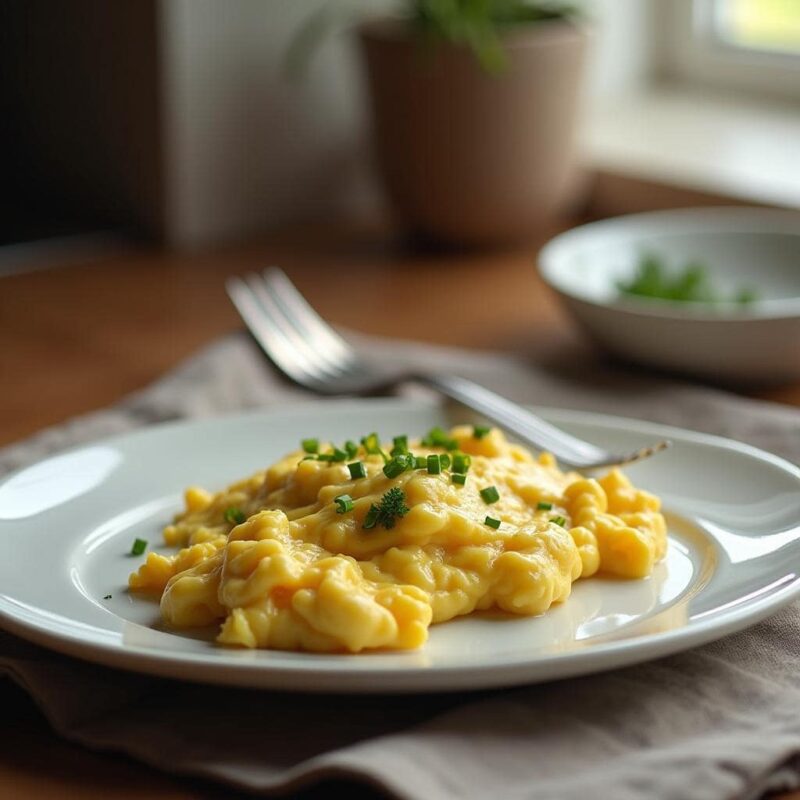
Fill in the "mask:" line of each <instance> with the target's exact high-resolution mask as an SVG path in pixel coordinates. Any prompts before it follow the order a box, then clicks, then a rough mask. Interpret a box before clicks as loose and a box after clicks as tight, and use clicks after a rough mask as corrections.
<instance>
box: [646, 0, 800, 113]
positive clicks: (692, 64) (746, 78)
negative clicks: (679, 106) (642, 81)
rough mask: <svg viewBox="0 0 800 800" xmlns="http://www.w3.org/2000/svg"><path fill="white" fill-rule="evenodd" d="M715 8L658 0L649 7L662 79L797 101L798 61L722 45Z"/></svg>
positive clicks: (702, 2) (703, 0)
mask: <svg viewBox="0 0 800 800" xmlns="http://www.w3.org/2000/svg"><path fill="white" fill-rule="evenodd" d="M717 2H719V0H667V1H666V2H665V1H664V0H662V2H656V3H654V4H653V5H654V16H655V18H654V23H655V28H654V32H655V35H656V38H657V48H658V66H659V70H658V71H659V73H660V75H661V77H663V78H666V79H668V80H670V81H672V82H678V83H681V84H689V85H692V86H695V85H697V86H706V87H711V88H716V89H726V90H729V91H738V92H745V93H748V94H751V95H752V94H757V95H758V96H761V97H763V96H771V97H773V98H783V99H787V98H788V99H800V55H798V54H794V53H790V52H785V51H780V50H766V49H764V50H757V49H752V48H748V47H741V46H739V45H736V44H735V43H733V42H729V41H726V40H725V39H724V38H722V37H721V36H720V35H719V33H718V29H717V27H716V25H715V24H714V16H715V13H716V8H715V7H716V5H717Z"/></svg>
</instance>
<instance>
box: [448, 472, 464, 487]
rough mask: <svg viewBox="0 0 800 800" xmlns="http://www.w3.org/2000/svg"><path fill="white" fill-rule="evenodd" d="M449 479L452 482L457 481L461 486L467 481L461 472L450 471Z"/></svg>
mask: <svg viewBox="0 0 800 800" xmlns="http://www.w3.org/2000/svg"><path fill="white" fill-rule="evenodd" d="M450 480H451V481H452V482H453V483H457V484H458V485H459V486H463V485H464V484H465V483H466V482H467V476H466V475H464V474H463V473H462V472H451V473H450Z"/></svg>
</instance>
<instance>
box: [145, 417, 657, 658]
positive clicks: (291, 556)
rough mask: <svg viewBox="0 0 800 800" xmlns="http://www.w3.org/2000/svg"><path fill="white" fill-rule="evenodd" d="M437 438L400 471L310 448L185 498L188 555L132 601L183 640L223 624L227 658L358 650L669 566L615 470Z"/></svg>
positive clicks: (379, 457) (535, 610) (638, 496)
mask: <svg viewBox="0 0 800 800" xmlns="http://www.w3.org/2000/svg"><path fill="white" fill-rule="evenodd" d="M431 434H433V435H432V436H431V435H429V437H427V438H426V439H424V440H422V442H411V443H408V442H407V441H406V440H405V437H398V438H397V439H395V447H394V448H393V449H392V451H391V453H392V454H391V455H389V454H387V453H386V448H385V447H382V446H381V445H380V444H379V443H378V442H377V438H376V437H375V436H374V435H373V436H372V437H366V438H365V439H363V440H362V444H361V445H360V446H357V445H355V444H353V443H351V442H348V443H347V446H346V447H347V450H346V451H345V450H340V449H339V448H336V447H332V448H331V449H330V451H329V452H327V453H320V452H319V447H318V445H317V443H316V442H314V441H313V440H307V441H306V442H304V447H305V450H300V451H297V452H294V453H291V454H289V455H287V456H286V457H284V458H283V459H281V460H280V461H278V462H277V463H276V464H274V465H273V466H271V467H270V468H269V469H267V470H266V471H265V472H259V473H257V474H255V475H253V476H252V477H250V478H247V479H245V480H242V481H239V482H238V483H235V484H233V485H232V486H230V487H228V488H227V489H225V490H224V491H221V492H218V493H216V494H212V493H210V492H207V491H205V490H203V489H199V488H190V489H188V490H187V491H186V496H185V499H186V510H185V511H184V512H183V513H182V514H180V515H178V516H177V517H176V519H175V521H174V523H173V524H171V525H169V526H167V527H166V528H165V530H164V539H165V541H166V543H167V544H168V545H172V546H176V547H180V548H181V549H180V550H179V551H178V552H177V553H176V554H174V555H160V554H158V553H150V554H149V555H148V557H147V560H146V561H145V562H144V563H143V564H142V566H141V567H140V568H139V570H138V571H137V572H135V573H133V574H132V575H131V576H130V579H129V584H130V588H131V589H132V590H134V591H137V592H150V593H157V595H158V596H160V598H161V614H162V617H163V619H164V621H165V622H166V623H167V624H168V625H170V626H172V627H174V628H189V627H196V626H205V625H210V624H215V623H221V629H220V633H219V636H218V641H219V642H221V643H223V644H226V645H239V646H244V647H265V648H276V649H282V650H311V651H323V652H325V651H329V652H336V651H346V652H358V651H362V650H367V649H375V648H416V647H420V646H421V645H422V644H423V643H424V642H425V641H426V639H427V637H428V628H429V626H430V625H431V624H432V623H438V622H444V621H446V620H449V619H452V618H453V617H457V616H459V615H462V614H469V613H471V612H473V611H475V610H480V609H490V608H499V609H502V610H504V611H507V612H510V613H512V614H526V615H534V614H541V613H543V612H545V611H547V609H548V608H549V607H550V606H551V605H552V604H553V603H558V602H562V601H564V600H566V599H567V598H568V597H569V594H570V591H571V588H572V583H573V581H575V580H577V579H578V578H581V577H589V576H591V575H594V574H595V573H597V572H604V573H607V574H610V575H614V576H619V577H622V578H643V577H646V576H647V575H649V574H650V573H651V571H652V569H653V565H654V564H655V563H656V562H657V561H658V560H659V559H661V558H662V557H663V556H664V553H665V550H666V525H665V522H664V518H663V516H662V515H661V514H660V513H659V508H660V502H659V500H658V498H656V497H654V496H653V495H651V494H648V493H647V492H644V491H641V490H639V489H636V488H634V487H633V486H632V485H631V483H630V481H629V480H628V479H627V478H626V477H625V476H624V475H623V474H622V473H621V472H620V471H619V470H616V469H614V470H611V471H610V472H609V473H608V474H606V475H605V476H604V477H602V478H600V479H599V480H595V479H593V478H586V477H582V476H581V475H579V474H577V473H574V472H566V473H565V472H562V471H561V470H560V469H558V467H557V465H556V463H555V460H554V459H553V457H552V456H550V455H549V454H546V453H543V454H541V455H539V456H538V457H535V456H534V455H532V454H531V453H530V452H529V451H528V450H527V449H525V448H524V447H521V446H519V445H515V444H511V443H509V442H508V441H507V440H506V439H505V437H504V436H503V434H502V433H501V432H500V431H498V430H496V429H493V430H488V429H482V428H472V427H467V426H461V427H457V428H454V429H453V430H452V431H450V432H449V433H445V432H443V431H438V432H437V431H432V432H431ZM346 462H350V463H346ZM359 464H361V465H363V466H359ZM392 465H394V466H392Z"/></svg>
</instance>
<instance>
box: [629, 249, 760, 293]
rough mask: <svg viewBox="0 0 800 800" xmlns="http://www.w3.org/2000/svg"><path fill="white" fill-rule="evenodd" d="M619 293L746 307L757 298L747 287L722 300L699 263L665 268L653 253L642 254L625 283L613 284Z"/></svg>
mask: <svg viewBox="0 0 800 800" xmlns="http://www.w3.org/2000/svg"><path fill="white" fill-rule="evenodd" d="M617 289H619V291H620V292H622V293H623V294H629V295H635V296H637V297H649V298H651V299H656V300H670V301H672V302H677V303H706V304H709V305H713V304H716V303H736V304H738V305H747V304H748V303H752V302H754V301H755V300H757V299H758V296H757V293H756V292H755V291H754V290H753V289H751V288H748V287H742V288H741V289H739V290H738V291H737V292H736V294H735V295H734V296H733V297H725V296H723V295H721V294H720V292H719V291H718V290H716V289H715V287H714V286H713V285H712V282H711V280H710V278H709V275H708V268H707V267H706V266H705V265H703V264H702V263H700V262H697V261H692V262H688V263H687V264H686V266H685V267H684V268H683V270H675V269H669V268H668V267H667V265H666V264H665V262H664V260H663V259H662V258H661V257H660V256H659V255H656V254H655V253H645V254H643V255H642V256H641V257H640V259H639V263H638V264H637V267H636V272H635V273H634V274H633V276H632V277H631V278H630V279H628V280H621V281H617Z"/></svg>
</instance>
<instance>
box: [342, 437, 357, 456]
mask: <svg viewBox="0 0 800 800" xmlns="http://www.w3.org/2000/svg"><path fill="white" fill-rule="evenodd" d="M344 449H345V452H346V453H347V457H348V458H355V457H356V455H358V445H357V444H356V443H355V442H354V441H352V440H351V439H348V440H347V441H346V442H345V443H344Z"/></svg>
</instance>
